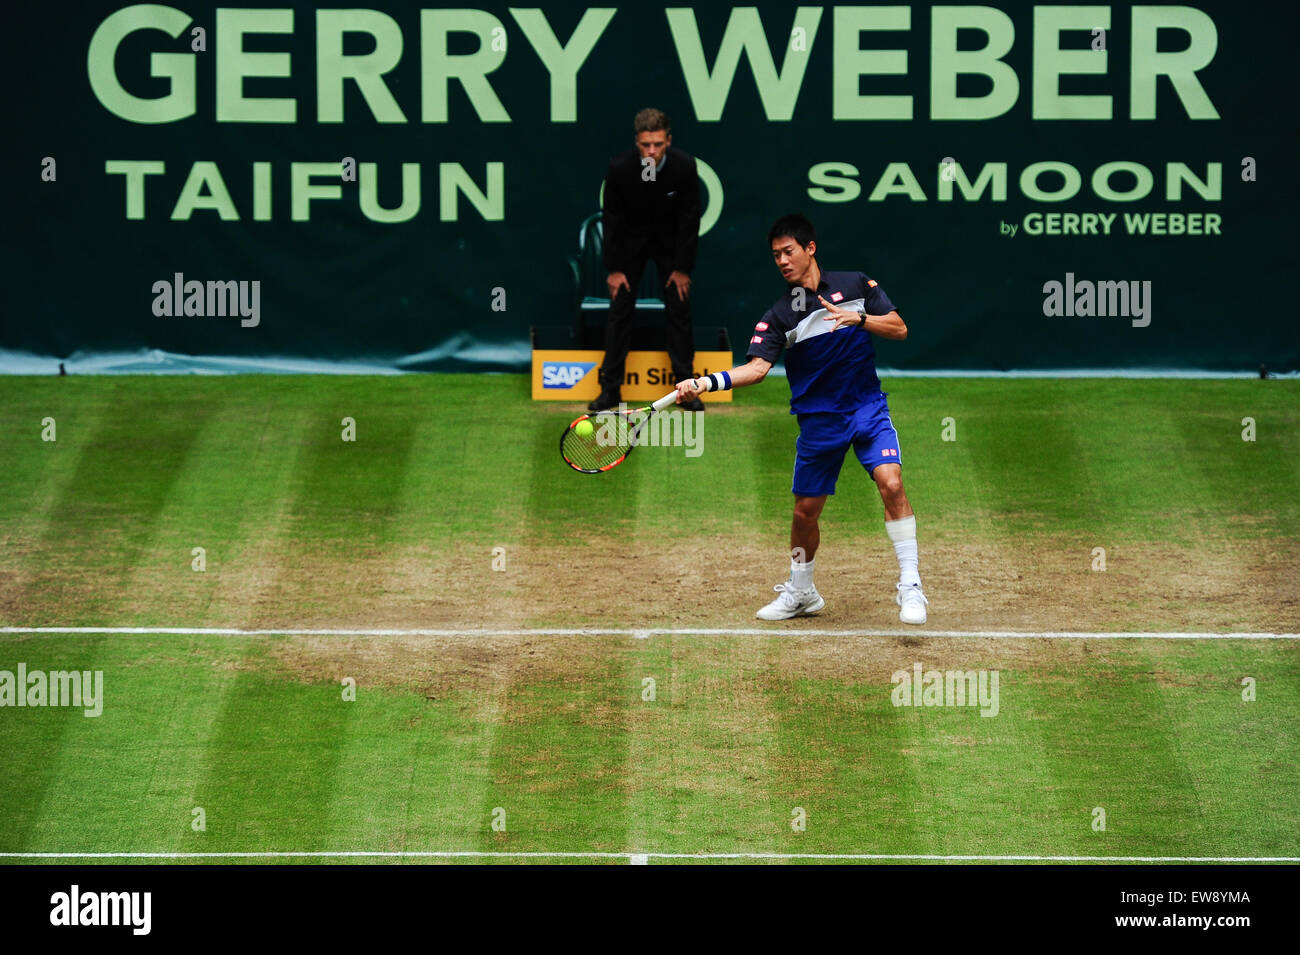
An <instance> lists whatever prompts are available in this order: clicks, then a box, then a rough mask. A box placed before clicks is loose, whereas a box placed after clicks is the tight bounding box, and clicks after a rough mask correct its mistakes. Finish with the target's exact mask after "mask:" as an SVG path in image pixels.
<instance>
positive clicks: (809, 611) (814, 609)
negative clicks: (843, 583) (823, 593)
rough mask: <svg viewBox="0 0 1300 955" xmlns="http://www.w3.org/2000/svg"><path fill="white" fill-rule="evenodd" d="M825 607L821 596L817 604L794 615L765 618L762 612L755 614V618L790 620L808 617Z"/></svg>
mask: <svg viewBox="0 0 1300 955" xmlns="http://www.w3.org/2000/svg"><path fill="white" fill-rule="evenodd" d="M825 606H826V601H825V599H824V598H822V597H820V596H819V597H818V598H817V602H816V603H813V604H809V605H808V606H807V607H804V608H803V609H802V610H796V611H795V612H794V613H788V614H784V615H782V616H780V617H764V616H763V611H761V610H760V611H758V613H756V614H754V616H755V617H757V618H758V619H759V620H790V619H792V618H794V617H806V616H808V615H809V614H814V613H817V611H819V610H821V609H822V608H823V607H825Z"/></svg>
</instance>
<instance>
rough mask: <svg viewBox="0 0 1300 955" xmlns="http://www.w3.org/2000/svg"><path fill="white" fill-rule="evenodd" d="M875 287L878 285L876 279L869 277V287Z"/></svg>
mask: <svg viewBox="0 0 1300 955" xmlns="http://www.w3.org/2000/svg"><path fill="white" fill-rule="evenodd" d="M875 287H876V280H875V279H867V288H875Z"/></svg>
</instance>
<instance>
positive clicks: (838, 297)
mask: <svg viewBox="0 0 1300 955" xmlns="http://www.w3.org/2000/svg"><path fill="white" fill-rule="evenodd" d="M831 301H832V302H842V301H844V293H843V292H832V293H831Z"/></svg>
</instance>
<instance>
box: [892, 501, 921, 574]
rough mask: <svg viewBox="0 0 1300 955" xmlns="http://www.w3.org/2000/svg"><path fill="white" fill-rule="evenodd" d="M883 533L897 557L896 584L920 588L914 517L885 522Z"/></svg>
mask: <svg viewBox="0 0 1300 955" xmlns="http://www.w3.org/2000/svg"><path fill="white" fill-rule="evenodd" d="M885 533H886V534H888V535H889V539H890V540H891V541H893V542H894V553H895V554H897V555H898V582H899V583H900V584H902V585H903V586H904V587H911V586H917V587H919V586H921V569H920V558H919V556H918V554H917V548H916V515H915V514H913V515H911V516H910V517H901V518H899V519H898V520H896V521H885Z"/></svg>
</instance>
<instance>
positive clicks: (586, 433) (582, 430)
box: [573, 418, 596, 438]
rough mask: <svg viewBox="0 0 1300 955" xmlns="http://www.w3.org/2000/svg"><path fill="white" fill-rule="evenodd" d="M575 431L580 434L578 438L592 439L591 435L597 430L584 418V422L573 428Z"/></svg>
mask: <svg viewBox="0 0 1300 955" xmlns="http://www.w3.org/2000/svg"><path fill="white" fill-rule="evenodd" d="M573 430H574V431H576V432H578V437H580V438H590V437H591V433H592V432H593V431H595V430H596V429H595V428H594V427H592V425H591V422H590V421H587V420H586V419H585V418H584V419H583V420H582V421H579V422H578V423H577V424H575V425H574V426H573Z"/></svg>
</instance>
